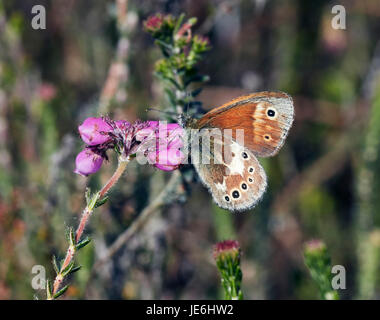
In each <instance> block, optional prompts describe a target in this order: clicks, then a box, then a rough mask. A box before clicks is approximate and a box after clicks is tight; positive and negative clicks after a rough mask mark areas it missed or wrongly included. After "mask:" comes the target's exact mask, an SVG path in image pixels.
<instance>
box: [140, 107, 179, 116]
mask: <svg viewBox="0 0 380 320" xmlns="http://www.w3.org/2000/svg"><path fill="white" fill-rule="evenodd" d="M145 111H146V112H148V111H156V112H160V113H164V114H169V115H171V116H174V117H176V116H177V113H175V112H173V111H163V110H160V109H156V108H146V109H145Z"/></svg>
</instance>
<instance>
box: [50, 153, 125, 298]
mask: <svg viewBox="0 0 380 320" xmlns="http://www.w3.org/2000/svg"><path fill="white" fill-rule="evenodd" d="M129 161H130V159H129V158H124V157H120V158H119V163H118V166H117V169H116V171H115V172H114V174H113V175H112V177H111V178H110V179H109V180H108V182H107V183H106V184H105V185H104V187H103V188H102V189H101V190H100V191H99V192H97V193H96V194H95V195H94V197H95V201H89V202H88V203H87V206H86V207H85V208H84V210H83V214H82V217H81V219H80V222H79V225H78V228H77V231H76V233H75V243H74V244H73V243H71V244H70V246H69V248H68V249H67V251H66V256H65V259H64V260H63V263H62V266H61V267H60V269H59V272H58V273H57V275H56V277H55V279H54V283H53V290H52V294H51V295H50V297H48V299H49V300H52V299H54V296H55V295H56V294H57V293H58V292H59V290H60V288H61V285H62V282H63V281H64V279H65V275H64V270H65V269H66V268H67V267H68V266H69V264H70V263H71V262H72V261H73V259H74V256H75V253H76V251H77V248H76V246H75V245H76V244H78V243H79V241H80V239H81V237H82V234H83V231H84V229H85V227H86V225H87V223H88V220H89V218H90V216H91V214H92V213H93V211H94V209H95V208H96V203H97V202H98V201H99V200H102V199H103V198H104V196H105V195H106V194H107V192H108V191H109V190H110V189H111V188H112V187H113V186H114V185H115V184H116V182H117V181H118V180H119V178H120V177H121V176H122V174H123V172H124V171H125V169H126V167H127V164H128V163H129Z"/></svg>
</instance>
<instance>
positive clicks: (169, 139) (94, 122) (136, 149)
mask: <svg viewBox="0 0 380 320" xmlns="http://www.w3.org/2000/svg"><path fill="white" fill-rule="evenodd" d="M78 130H79V134H80V137H81V138H82V140H83V142H84V143H85V144H86V146H85V148H84V150H82V151H81V152H80V153H79V154H78V155H77V157H76V160H75V165H76V168H75V171H74V172H75V173H78V174H80V175H83V176H88V175H90V174H93V173H95V172H97V171H98V170H99V169H100V168H101V166H102V164H103V162H104V160H107V159H108V157H107V151H108V150H110V149H112V150H115V151H116V152H117V153H118V154H119V155H120V156H121V157H122V158H124V159H127V158H129V157H131V156H133V155H136V154H138V156H139V159H141V157H144V158H145V159H146V160H147V162H148V163H149V164H151V165H153V166H154V167H156V168H157V169H160V170H164V171H172V170H175V169H177V168H178V167H179V165H180V164H181V163H182V162H183V160H184V157H185V155H184V153H183V152H182V151H181V148H183V137H184V130H183V128H182V127H181V126H180V125H178V124H176V123H169V124H166V123H161V122H158V121H146V122H141V121H136V122H135V123H133V124H132V123H129V122H128V121H125V120H118V121H114V120H111V119H109V118H105V117H101V118H87V119H86V120H85V121H84V122H83V123H82V124H81V125H80V126H79V127H78Z"/></svg>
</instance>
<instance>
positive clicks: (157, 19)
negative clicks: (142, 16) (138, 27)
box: [144, 13, 164, 31]
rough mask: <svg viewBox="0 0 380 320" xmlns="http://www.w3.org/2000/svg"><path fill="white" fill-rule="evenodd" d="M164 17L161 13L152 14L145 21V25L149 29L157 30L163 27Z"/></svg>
mask: <svg viewBox="0 0 380 320" xmlns="http://www.w3.org/2000/svg"><path fill="white" fill-rule="evenodd" d="M163 21H164V18H163V16H162V14H161V13H157V14H156V15H154V16H150V17H149V18H148V19H147V20H146V21H145V22H144V26H145V28H146V29H147V30H151V31H156V30H158V29H160V28H161V26H162V23H163Z"/></svg>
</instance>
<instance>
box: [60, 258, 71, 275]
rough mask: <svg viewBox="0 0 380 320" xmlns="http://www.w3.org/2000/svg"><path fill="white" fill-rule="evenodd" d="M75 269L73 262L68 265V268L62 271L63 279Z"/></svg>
mask: <svg viewBox="0 0 380 320" xmlns="http://www.w3.org/2000/svg"><path fill="white" fill-rule="evenodd" d="M73 267H74V261H71V262H70V263H69V264H68V265H67V267H66V268H65V269H63V270H62V272H61V275H62V277H66V276H67V275H68V274H69V273H70V272H71V270H72V269H73Z"/></svg>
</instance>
